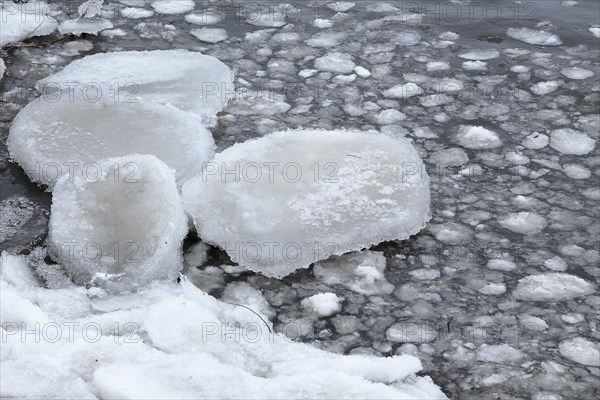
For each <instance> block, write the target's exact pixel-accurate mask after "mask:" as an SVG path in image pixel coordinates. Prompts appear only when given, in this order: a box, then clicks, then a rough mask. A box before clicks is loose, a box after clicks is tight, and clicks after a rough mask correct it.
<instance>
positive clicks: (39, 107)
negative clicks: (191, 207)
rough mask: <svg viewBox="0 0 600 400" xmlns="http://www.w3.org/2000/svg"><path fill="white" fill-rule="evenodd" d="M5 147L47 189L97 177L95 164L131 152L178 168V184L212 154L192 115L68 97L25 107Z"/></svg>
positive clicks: (138, 103) (172, 109) (159, 107)
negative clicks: (67, 181)
mask: <svg viewBox="0 0 600 400" xmlns="http://www.w3.org/2000/svg"><path fill="white" fill-rule="evenodd" d="M107 116H109V117H110V118H107ZM7 145H8V149H9V151H10V154H11V156H12V157H13V159H15V160H16V161H17V162H18V163H19V164H20V165H21V166H22V167H23V169H24V170H25V172H26V173H27V174H28V175H29V177H30V179H31V180H32V181H34V182H38V183H42V184H44V185H48V187H49V190H52V187H53V186H54V184H55V183H56V181H57V180H58V179H59V178H60V177H61V176H63V175H69V176H70V178H71V179H72V178H74V177H76V176H79V177H83V178H88V179H97V178H98V175H99V173H100V172H99V171H98V165H97V164H96V161H97V160H101V159H103V158H109V157H120V156H125V155H127V154H131V153H141V154H152V155H155V156H156V157H158V158H159V159H161V160H162V161H163V162H165V163H167V164H168V165H169V166H170V167H171V168H173V169H175V170H176V173H175V174H176V177H177V180H178V182H179V183H180V184H182V183H183V182H185V181H186V180H188V179H189V178H191V177H193V176H194V175H196V174H197V173H199V172H200V171H201V169H202V164H203V163H204V162H206V161H209V160H210V159H211V158H212V156H213V155H214V151H215V143H214V140H213V138H212V134H211V132H210V131H208V130H207V129H206V128H205V127H204V126H203V125H202V124H201V123H200V121H198V119H197V118H195V117H194V116H193V115H192V114H189V113H186V112H184V111H181V110H179V109H178V108H175V107H173V106H170V105H168V104H167V105H161V104H155V103H147V102H144V101H141V100H137V99H131V102H128V101H125V102H120V103H119V102H114V101H107V102H102V101H98V102H95V103H94V102H90V101H84V100H77V101H71V99H70V98H69V96H68V95H67V94H64V95H62V96H61V97H60V100H59V101H55V102H50V101H39V100H38V101H33V102H31V103H30V104H28V105H27V106H26V107H24V108H23V109H22V110H21V111H20V112H19V114H18V115H17V117H16V118H15V119H14V121H13V124H12V126H11V128H10V134H9V137H8V139H7Z"/></svg>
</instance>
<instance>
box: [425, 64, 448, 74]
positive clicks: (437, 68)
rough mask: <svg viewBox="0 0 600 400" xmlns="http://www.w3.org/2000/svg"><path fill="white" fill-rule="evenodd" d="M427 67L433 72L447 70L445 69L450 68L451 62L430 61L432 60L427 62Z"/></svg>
mask: <svg viewBox="0 0 600 400" xmlns="http://www.w3.org/2000/svg"><path fill="white" fill-rule="evenodd" d="M425 68H426V69H427V71H429V72H432V71H445V70H448V69H450V64H448V63H447V62H445V61H430V62H428V63H427V65H426V66H425Z"/></svg>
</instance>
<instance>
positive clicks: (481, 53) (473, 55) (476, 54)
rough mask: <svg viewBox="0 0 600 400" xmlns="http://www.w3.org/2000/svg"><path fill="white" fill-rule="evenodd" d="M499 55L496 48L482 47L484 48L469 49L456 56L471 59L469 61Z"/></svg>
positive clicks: (482, 59) (484, 59)
mask: <svg viewBox="0 0 600 400" xmlns="http://www.w3.org/2000/svg"><path fill="white" fill-rule="evenodd" d="M499 55H500V53H499V52H498V50H494V49H484V50H471V51H468V52H466V53H461V54H459V55H458V57H459V58H462V59H464V60H471V61H487V60H491V59H492V58H498V56H499Z"/></svg>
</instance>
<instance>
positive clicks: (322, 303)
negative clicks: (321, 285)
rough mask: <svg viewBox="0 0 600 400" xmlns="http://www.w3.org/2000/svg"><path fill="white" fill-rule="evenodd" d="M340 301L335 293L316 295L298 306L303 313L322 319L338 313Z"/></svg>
mask: <svg viewBox="0 0 600 400" xmlns="http://www.w3.org/2000/svg"><path fill="white" fill-rule="evenodd" d="M342 300H343V299H341V298H339V297H338V296H337V295H336V294H335V293H317V294H315V295H312V296H310V297H307V298H305V299H303V300H302V302H301V303H300V304H301V306H302V308H303V309H304V311H306V312H308V313H309V314H312V315H315V316H317V317H318V318H323V317H329V316H331V315H333V314H336V313H338V312H340V311H341V310H342Z"/></svg>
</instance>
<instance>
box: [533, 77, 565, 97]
mask: <svg viewBox="0 0 600 400" xmlns="http://www.w3.org/2000/svg"><path fill="white" fill-rule="evenodd" d="M563 83H564V82H563V81H543V82H538V83H536V84H535V85H533V86H532V87H531V91H532V92H533V93H535V94H537V95H538V96H544V95H546V94H549V93H552V92H555V91H557V90H558V88H559V87H561V86H562V85H563Z"/></svg>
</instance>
